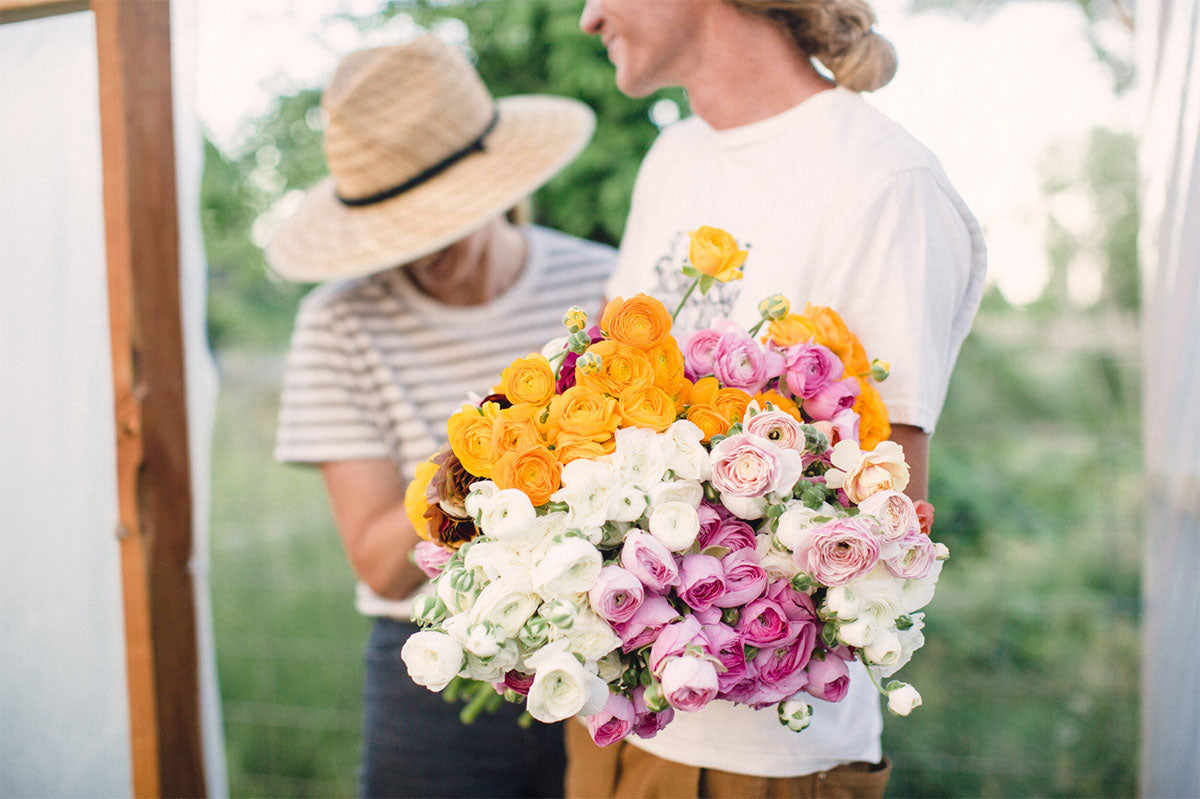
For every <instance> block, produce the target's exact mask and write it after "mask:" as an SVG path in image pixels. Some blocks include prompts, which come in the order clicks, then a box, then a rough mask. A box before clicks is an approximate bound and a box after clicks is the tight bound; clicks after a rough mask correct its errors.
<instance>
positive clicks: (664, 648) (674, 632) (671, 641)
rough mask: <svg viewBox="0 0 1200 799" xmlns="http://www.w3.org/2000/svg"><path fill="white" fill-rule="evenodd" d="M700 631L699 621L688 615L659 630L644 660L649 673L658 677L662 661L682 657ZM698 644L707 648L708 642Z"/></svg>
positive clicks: (695, 640) (694, 641)
mask: <svg viewBox="0 0 1200 799" xmlns="http://www.w3.org/2000/svg"><path fill="white" fill-rule="evenodd" d="M700 631H701V626H700V621H699V620H698V619H697V618H696V617H695V616H693V615H691V614H690V613H689V614H688V615H687V616H684V617H683V618H682V619H680V620H679V621H674V622H671V623H670V624H668V625H666V626H665V627H663V628H662V629H661V630H659V631H658V637H657V638H655V639H654V645H653V646H652V647H650V656H649V657H648V658H646V665H647V666H649V667H650V673H651V674H653V675H655V676H656V677H657V676H659V674H660V672H661V671H662V667H663V663H664V661H666V660H667V659H668V658H671V657H677V656H679V655H682V654H683V653H684V651H685V650H686V649H687V648H688V646H689V645H690V644H692V643H696V642H697V639H699V638H700ZM699 643H700V644H701V646H702V647H707V644H708V641H707V640H702V641H699Z"/></svg>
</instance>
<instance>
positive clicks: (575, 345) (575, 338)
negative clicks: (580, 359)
mask: <svg viewBox="0 0 1200 799" xmlns="http://www.w3.org/2000/svg"><path fill="white" fill-rule="evenodd" d="M590 346H592V337H591V336H589V335H588V334H587V331H586V330H577V331H576V332H574V333H572V334H571V335H570V336H568V337H567V349H569V350H570V351H571V352H573V353H575V354H576V355H582V354H583V353H584V352H585V351H586V350H587V348H588V347H590Z"/></svg>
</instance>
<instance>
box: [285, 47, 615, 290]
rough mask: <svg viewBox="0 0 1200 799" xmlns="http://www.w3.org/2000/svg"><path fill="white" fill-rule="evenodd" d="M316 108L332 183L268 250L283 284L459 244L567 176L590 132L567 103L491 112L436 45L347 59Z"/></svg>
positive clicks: (522, 98) (457, 58)
mask: <svg viewBox="0 0 1200 799" xmlns="http://www.w3.org/2000/svg"><path fill="white" fill-rule="evenodd" d="M321 105H322V107H323V108H324V109H325V111H326V113H327V114H328V118H329V124H328V127H327V128H326V131H325V158H326V161H327V163H328V165H329V171H330V177H328V178H325V179H324V180H322V181H321V182H320V183H318V184H317V185H316V186H314V187H313V188H312V189H310V190H309V191H308V192H307V193H306V194H305V196H304V198H303V200H302V201H301V203H300V206H299V208H298V209H297V210H296V212H295V213H294V214H293V215H292V216H291V217H289V218H288V219H287V220H286V221H285V222H283V223H282V224H281V225H280V226H279V227H278V228H277V229H276V231H275V232H274V234H273V236H272V237H271V240H270V241H269V242H268V244H267V247H266V257H267V263H268V264H269V265H270V267H271V269H273V270H274V271H275V272H277V273H278V274H279V275H281V276H282V277H285V278H288V279H289V280H296V281H304V282H317V281H324V280H331V279H341V278H349V277H357V276H360V275H366V274H370V273H372V272H378V271H381V270H384V269H389V268H391V267H394V266H398V265H400V264H404V263H408V262H410V261H413V260H416V259H417V258H420V257H421V256H424V255H428V254H429V253H432V252H436V251H438V250H440V249H442V248H444V247H446V246H448V245H450V244H452V243H454V242H455V241H458V240H459V239H461V238H463V237H464V236H466V235H467V234H469V233H471V232H473V231H475V230H477V229H478V228H480V227H482V226H483V225H484V223H486V222H487V221H488V220H489V219H491V218H493V217H494V216H496V215H498V214H500V213H503V212H504V211H506V210H508V209H509V208H511V207H512V206H513V205H515V204H516V203H517V202H518V201H519V200H520V199H522V198H523V197H525V196H527V195H529V194H531V193H532V192H533V191H534V190H535V189H537V188H538V187H539V186H541V185H542V184H543V183H545V182H546V181H547V180H549V179H550V178H551V177H553V176H554V174H555V173H556V172H558V171H559V170H560V169H562V167H564V166H566V164H567V163H569V162H570V161H571V160H572V159H573V158H574V157H575V156H576V155H578V154H579V151H580V150H582V149H583V146H584V145H585V144H586V143H587V141H588V139H589V138H591V135H592V130H593V128H594V125H595V115H594V114H593V113H592V111H591V109H589V108H588V107H587V106H586V105H584V104H583V103H581V102H579V101H577V100H571V99H568V98H565V97H551V96H544V95H519V96H515V97H505V98H502V99H499V100H493V99H492V97H491V95H490V94H489V92H488V90H487V87H485V86H484V85H483V81H482V80H480V78H479V75H478V74H477V73H476V72H475V69H474V68H473V67H472V66H471V65H470V64H469V63H468V62H467V60H466V58H464V57H463V56H462V54H460V53H459V52H458V51H457V50H455V49H454V48H453V47H450V46H449V45H446V44H444V43H442V42H441V41H440V40H438V39H437V38H436V37H434V36H425V37H422V38H420V39H418V40H416V41H414V42H411V43H409V44H404V45H399V46H395V47H380V48H375V49H371V50H362V51H359V52H356V53H352V54H351V55H349V56H347V57H346V58H345V59H344V60H343V61H342V63H341V64H340V65H339V67H338V70H337V73H336V74H335V75H334V77H333V80H332V81H331V82H330V84H329V86H328V87H327V88H326V89H325V93H324V95H323V97H322V100H321Z"/></svg>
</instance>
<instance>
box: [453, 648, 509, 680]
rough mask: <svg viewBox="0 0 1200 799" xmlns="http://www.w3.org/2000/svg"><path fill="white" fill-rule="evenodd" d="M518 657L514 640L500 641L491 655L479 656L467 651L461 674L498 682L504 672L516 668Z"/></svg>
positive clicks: (475, 678)
mask: <svg viewBox="0 0 1200 799" xmlns="http://www.w3.org/2000/svg"><path fill="white" fill-rule="evenodd" d="M518 658H519V653H518V651H517V644H516V642H515V641H502V642H501V643H500V647H499V649H498V650H497V652H496V654H494V655H492V656H491V657H486V658H484V657H479V656H478V655H475V654H472V653H471V652H467V665H466V667H465V669H464V674H463V676H464V677H467V678H469V679H472V680H480V681H481V682H500V681H501V680H503V679H504V675H505V674H507V673H508V672H509V671H511V670H512V669H514V668H516V665H517V660H518Z"/></svg>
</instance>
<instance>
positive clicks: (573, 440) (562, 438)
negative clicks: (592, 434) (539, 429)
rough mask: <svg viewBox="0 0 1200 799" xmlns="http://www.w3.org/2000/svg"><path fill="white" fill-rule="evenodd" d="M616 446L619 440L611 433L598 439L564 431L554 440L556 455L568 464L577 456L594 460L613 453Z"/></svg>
mask: <svg viewBox="0 0 1200 799" xmlns="http://www.w3.org/2000/svg"><path fill="white" fill-rule="evenodd" d="M616 448H617V440H616V438H615V437H614V436H612V435H611V434H610V435H609V436H608V438H605V439H600V440H597V439H595V438H589V437H587V436H577V435H574V434H573V433H562V434H561V435H559V437H558V438H557V439H556V440H555V442H554V457H555V458H557V459H558V462H559V463H561V464H562V465H564V466H566V465H567V464H568V463H570V462H571V461H573V460H575V459H577V458H585V459H587V460H590V461H594V460H596V459H597V458H599V457H601V456H603V455H609V454H611V453H612V452H613V450H615V449H616Z"/></svg>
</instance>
